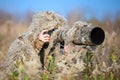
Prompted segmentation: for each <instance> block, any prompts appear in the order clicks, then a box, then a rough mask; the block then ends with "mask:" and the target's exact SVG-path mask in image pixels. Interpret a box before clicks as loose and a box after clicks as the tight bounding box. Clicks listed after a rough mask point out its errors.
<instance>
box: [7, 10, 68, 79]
mask: <svg viewBox="0 0 120 80" xmlns="http://www.w3.org/2000/svg"><path fill="white" fill-rule="evenodd" d="M65 24H66V21H65V19H64V18H63V17H61V16H60V15H58V14H56V13H54V12H40V13H37V14H35V15H34V16H33V20H32V23H31V24H30V27H29V30H28V32H26V33H24V34H22V35H21V36H19V37H18V38H17V39H16V40H15V41H14V42H13V43H12V45H11V46H10V48H9V51H8V53H7V58H6V61H7V62H6V64H7V67H6V70H5V73H6V74H8V75H10V76H12V75H14V74H13V73H14V72H16V73H18V74H19V75H18V79H22V78H23V77H25V75H26V76H28V77H29V78H30V79H37V78H41V76H40V74H41V70H42V68H41V67H42V64H41V62H40V57H39V55H38V54H39V51H40V50H41V48H42V46H43V44H44V43H43V42H42V41H40V40H38V35H39V34H40V32H41V31H42V30H44V29H47V30H51V29H53V28H59V27H64V25H65Z"/></svg>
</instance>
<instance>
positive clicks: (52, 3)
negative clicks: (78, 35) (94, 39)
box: [0, 0, 120, 56]
mask: <svg viewBox="0 0 120 80" xmlns="http://www.w3.org/2000/svg"><path fill="white" fill-rule="evenodd" d="M39 11H54V12H56V13H58V14H60V15H62V16H63V17H65V18H66V19H67V20H68V24H69V25H70V26H71V25H72V24H73V23H74V22H75V21H78V20H85V21H88V22H92V23H93V24H95V25H96V26H100V27H102V28H103V29H104V30H105V32H106V40H105V43H104V46H106V47H105V48H106V52H107V51H109V50H110V49H111V48H110V46H112V47H113V46H115V48H116V49H120V41H119V40H120V33H119V32H120V0H0V55H2V56H4V54H5V53H6V52H7V51H8V48H9V46H10V44H11V42H13V40H14V39H15V38H17V37H18V36H19V35H21V34H22V33H23V32H25V31H27V29H28V27H29V25H30V23H31V21H32V16H33V14H34V13H36V12H39ZM108 46H109V47H108Z"/></svg>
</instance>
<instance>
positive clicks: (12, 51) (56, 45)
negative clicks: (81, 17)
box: [0, 12, 120, 80]
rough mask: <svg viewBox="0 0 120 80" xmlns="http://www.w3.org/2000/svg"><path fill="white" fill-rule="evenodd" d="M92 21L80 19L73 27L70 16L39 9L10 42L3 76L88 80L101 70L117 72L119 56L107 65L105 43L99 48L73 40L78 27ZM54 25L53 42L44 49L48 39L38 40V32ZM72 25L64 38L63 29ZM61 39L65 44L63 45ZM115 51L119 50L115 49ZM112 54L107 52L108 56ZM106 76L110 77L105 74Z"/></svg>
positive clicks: (0, 75)
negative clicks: (69, 23) (65, 49)
mask: <svg viewBox="0 0 120 80" xmlns="http://www.w3.org/2000/svg"><path fill="white" fill-rule="evenodd" d="M90 25H91V24H89V23H87V22H81V21H78V22H76V23H75V24H73V27H72V28H70V27H69V26H68V25H67V22H66V19H64V18H63V17H61V16H60V15H58V14H56V13H54V12H39V13H36V14H35V15H34V16H33V20H32V22H31V24H30V26H29V29H28V32H26V33H24V34H23V35H21V36H19V37H18V38H17V39H16V40H15V41H14V42H13V43H12V45H11V46H10V48H9V51H8V53H7V57H6V60H5V61H4V66H5V67H3V68H0V69H2V70H0V77H1V78H0V79H11V80H12V79H15V80H16V79H18V80H28V79H30V80H37V79H38V80H41V79H43V80H47V79H49V80H73V79H78V80H86V79H87V80H88V77H90V79H89V80H94V79H93V78H94V76H93V75H97V76H98V77H99V75H100V74H102V73H104V75H105V73H107V72H108V74H107V75H110V76H111V75H113V74H114V73H116V74H118V73H119V71H120V66H119V64H118V63H119V62H120V60H116V57H115V56H114V55H112V56H113V60H112V62H113V64H112V63H111V65H109V66H106V64H107V62H110V61H109V59H107V60H108V61H107V60H104V59H103V57H105V55H106V54H105V50H104V48H103V47H104V45H105V43H104V44H102V45H100V46H99V47H97V48H95V47H96V46H95V47H94V46H92V47H90V46H86V45H75V44H73V43H72V41H73V39H74V38H75V36H74V35H75V34H76V30H78V29H79V28H81V27H83V26H90ZM53 28H57V30H55V31H54V32H53V33H52V35H51V39H50V43H49V46H48V47H47V48H45V49H44V50H45V51H43V53H41V50H42V49H43V45H44V43H43V42H42V41H40V40H38V35H39V34H40V32H41V31H42V30H44V29H48V30H51V29H53ZM68 29H69V31H68V32H67V33H66V34H65V35H64V34H63V35H62V36H63V38H64V40H65V41H64V42H62V41H61V38H60V32H61V30H64V31H67V30H68ZM68 35H70V36H68ZM83 40H84V39H83ZM61 43H63V44H64V45H62V48H61ZM63 46H67V47H68V52H65V51H64V47H63ZM112 53H115V52H114V50H113V51H112ZM41 54H42V55H41ZM43 54H44V56H43ZM42 57H44V58H42ZM109 57H110V56H107V58H109ZM41 59H44V60H43V62H44V65H43V64H42V63H41ZM117 62H118V63H117ZM108 64H109V63H108ZM43 66H44V67H43ZM110 71H113V72H114V73H111V72H110ZM109 72H110V74H109ZM2 75H4V76H2ZM104 75H103V76H104ZM117 76H119V74H118V75H117ZM106 79H107V77H105V80H106Z"/></svg>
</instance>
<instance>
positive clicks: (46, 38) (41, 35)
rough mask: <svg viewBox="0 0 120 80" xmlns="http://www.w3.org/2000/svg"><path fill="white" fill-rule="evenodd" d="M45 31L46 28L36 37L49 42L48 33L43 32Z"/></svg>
mask: <svg viewBox="0 0 120 80" xmlns="http://www.w3.org/2000/svg"><path fill="white" fill-rule="evenodd" d="M45 32H48V30H43V31H42V32H41V33H40V34H39V36H38V39H39V40H41V41H43V42H50V35H48V34H44V33H45Z"/></svg>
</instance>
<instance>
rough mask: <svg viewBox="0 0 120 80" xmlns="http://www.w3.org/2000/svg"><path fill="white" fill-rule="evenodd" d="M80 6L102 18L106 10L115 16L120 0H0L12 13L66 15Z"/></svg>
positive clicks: (0, 5)
mask: <svg viewBox="0 0 120 80" xmlns="http://www.w3.org/2000/svg"><path fill="white" fill-rule="evenodd" d="M78 8H80V9H82V10H84V11H86V14H87V15H88V16H97V17H98V18H100V17H102V16H103V15H104V13H105V12H107V13H110V14H111V16H114V15H115V14H116V13H117V12H118V11H120V0H0V9H3V10H6V11H8V12H11V13H16V12H17V13H24V12H25V11H27V10H32V11H34V12H38V11H54V12H57V13H59V14H61V15H63V16H64V17H66V16H67V14H68V12H70V11H71V10H73V9H78ZM87 15H86V16H87Z"/></svg>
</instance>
